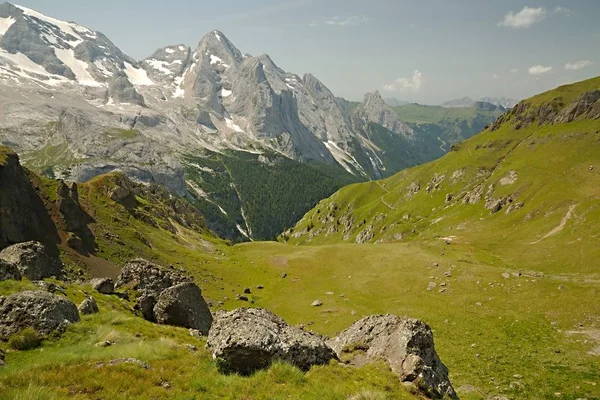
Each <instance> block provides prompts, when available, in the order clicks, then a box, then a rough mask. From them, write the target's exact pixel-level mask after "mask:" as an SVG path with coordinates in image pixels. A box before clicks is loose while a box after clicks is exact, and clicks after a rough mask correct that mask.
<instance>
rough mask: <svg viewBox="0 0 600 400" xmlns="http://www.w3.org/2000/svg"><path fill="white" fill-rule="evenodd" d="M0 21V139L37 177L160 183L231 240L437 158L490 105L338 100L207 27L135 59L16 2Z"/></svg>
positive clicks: (492, 109)
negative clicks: (191, 39) (453, 109)
mask: <svg viewBox="0 0 600 400" xmlns="http://www.w3.org/2000/svg"><path fill="white" fill-rule="evenodd" d="M0 21H1V22H2V23H1V24H0V28H1V29H0V82H1V84H2V87H3V90H2V93H0V144H4V145H6V146H9V147H11V148H13V149H14V150H15V151H17V152H18V153H19V154H20V155H21V159H22V161H23V162H24V164H25V165H26V166H28V167H29V168H31V169H32V170H34V171H36V172H39V173H43V174H45V175H47V176H49V177H56V178H64V179H70V180H75V181H86V180H89V179H91V178H92V177H94V176H97V175H100V174H103V173H107V172H110V171H121V172H123V173H125V174H126V175H127V176H129V177H131V178H133V179H135V180H138V181H141V182H146V183H159V184H163V185H165V186H166V187H167V188H169V190H171V191H172V192H173V193H175V194H177V195H179V196H184V197H187V198H188V199H190V200H191V201H193V202H194V203H195V204H196V206H197V207H198V208H199V209H200V210H202V212H203V213H204V215H205V216H206V218H207V221H208V224H209V226H210V227H211V228H212V229H213V230H214V231H215V232H217V233H218V234H220V235H221V236H222V237H227V238H230V239H233V240H235V241H239V240H247V239H273V238H275V237H276V236H277V234H279V233H280V232H281V231H282V230H283V229H284V228H288V227H290V226H292V225H293V224H294V222H295V221H297V220H298V219H299V218H300V217H301V216H302V215H303V214H304V213H305V212H306V211H308V210H309V209H310V208H311V207H313V206H314V205H315V204H316V202H317V201H318V200H320V199H322V198H323V197H326V196H328V195H330V194H332V193H333V192H334V191H335V190H337V189H339V188H340V187H342V186H343V185H345V184H348V183H351V182H358V181H364V180H369V179H378V178H382V177H387V176H390V175H392V174H393V173H395V172H398V171H400V170H402V169H404V168H406V167H409V166H413V165H418V164H422V163H424V162H427V161H430V160H433V159H435V158H438V157H440V156H442V155H443V154H445V152H446V151H448V149H449V147H450V146H451V145H452V144H453V143H455V142H457V141H460V140H462V139H464V138H466V137H469V136H471V135H472V134H474V133H477V132H478V131H479V130H481V129H482V128H483V127H484V126H486V125H488V124H490V123H491V122H493V120H494V119H495V118H497V117H498V116H499V115H500V114H501V113H502V112H503V111H504V109H503V108H502V107H496V106H493V105H489V104H488V105H487V107H483V108H481V104H482V103H479V105H478V106H473V107H472V108H471V109H472V110H473V112H472V113H470V114H469V115H466V116H460V117H459V119H460V120H458V119H456V118H454V117H452V121H450V123H448V121H444V123H437V122H438V121H434V122H433V124H432V123H428V124H427V126H420V125H418V124H407V123H405V122H403V120H402V119H401V116H402V112H400V115H399V114H397V113H396V112H395V110H394V109H392V108H391V107H389V106H388V105H387V104H386V103H385V102H384V100H383V99H382V98H381V96H380V95H379V93H377V92H373V93H368V94H367V95H366V96H365V97H364V99H363V101H362V102H360V103H356V102H350V101H346V100H344V99H342V98H339V97H336V96H335V95H334V94H333V93H331V91H330V90H329V89H328V88H327V87H326V86H325V85H324V84H323V83H322V82H320V81H319V80H318V79H317V78H316V77H315V76H313V75H311V74H305V75H304V76H299V75H296V74H294V73H290V72H286V71H283V70H282V69H281V68H279V67H278V66H277V65H276V64H275V62H274V61H273V60H271V58H270V57H269V56H268V55H266V54H260V55H257V56H251V55H249V54H242V52H241V51H240V50H238V49H237V48H236V47H235V46H234V44H233V43H231V42H230V41H229V40H228V39H227V37H226V36H225V35H224V34H223V33H222V32H219V31H212V32H209V33H208V34H206V35H205V36H204V37H203V38H202V39H201V40H200V42H199V43H198V45H197V46H196V47H195V48H191V47H189V46H188V45H183V44H177V45H173V46H167V47H165V48H161V49H158V50H156V51H155V52H154V53H153V54H152V55H150V56H149V57H147V58H146V59H144V60H141V61H136V60H134V59H132V58H131V57H128V56H127V55H126V54H124V53H123V52H122V51H121V50H119V49H118V48H117V47H116V46H115V45H114V44H113V43H112V42H111V41H110V40H109V38H107V37H106V36H105V35H103V34H102V33H100V32H92V31H91V30H90V29H88V28H86V27H83V26H80V25H77V24H76V23H72V22H65V21H60V20H57V19H54V18H51V17H48V16H45V15H42V14H40V13H38V12H36V11H33V10H30V9H27V8H24V7H19V6H14V5H12V4H8V3H5V4H2V5H0ZM425 108H427V107H425ZM458 124H461V126H457V125H458ZM463 125H464V126H463ZM257 177H260V178H259V179H257ZM273 188H278V189H279V190H272V189H273Z"/></svg>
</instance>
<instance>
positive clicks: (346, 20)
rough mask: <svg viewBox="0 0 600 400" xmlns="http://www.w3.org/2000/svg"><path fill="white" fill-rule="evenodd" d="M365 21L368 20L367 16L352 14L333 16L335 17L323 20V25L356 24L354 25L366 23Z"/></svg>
mask: <svg viewBox="0 0 600 400" xmlns="http://www.w3.org/2000/svg"><path fill="white" fill-rule="evenodd" d="M367 22H369V19H368V18H366V17H359V16H356V15H352V16H349V17H340V16H335V17H333V18H331V19H329V20H327V21H325V25H337V26H356V25H361V24H366V23H367Z"/></svg>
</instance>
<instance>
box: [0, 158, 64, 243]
mask: <svg viewBox="0 0 600 400" xmlns="http://www.w3.org/2000/svg"><path fill="white" fill-rule="evenodd" d="M0 226H1V227H2V229H0V249H3V248H5V247H7V246H9V245H11V244H14V243H20V242H26V241H28V240H38V241H42V242H45V243H58V242H59V241H60V239H59V237H58V233H57V231H56V226H55V225H54V223H53V222H52V219H51V218H50V215H49V214H48V212H47V211H46V208H45V207H44V203H43V202H42V200H41V199H40V198H39V197H38V195H37V193H36V191H35V190H34V189H33V186H32V184H31V182H30V179H29V174H28V172H27V171H26V170H25V169H24V168H23V167H21V165H20V163H19V157H18V156H17V155H16V154H15V153H14V152H12V151H11V150H9V149H7V148H6V147H1V146H0Z"/></svg>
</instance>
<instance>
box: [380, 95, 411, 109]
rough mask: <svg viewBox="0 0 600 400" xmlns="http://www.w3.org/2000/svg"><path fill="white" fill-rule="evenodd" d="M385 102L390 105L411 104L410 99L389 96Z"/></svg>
mask: <svg viewBox="0 0 600 400" xmlns="http://www.w3.org/2000/svg"><path fill="white" fill-rule="evenodd" d="M385 102H386V104H387V105H388V106H390V107H398V106H404V105H406V104H410V102H409V101H404V100H398V99H396V98H394V97H388V98H387V99H385Z"/></svg>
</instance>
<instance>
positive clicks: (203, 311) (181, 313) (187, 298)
mask: <svg viewBox="0 0 600 400" xmlns="http://www.w3.org/2000/svg"><path fill="white" fill-rule="evenodd" d="M154 318H155V319H156V322H158V323H159V324H166V325H174V326H181V327H184V328H191V329H198V330H199V331H200V332H202V334H204V335H206V334H208V330H209V329H210V325H211V324H212V314H211V313H210V310H209V308H208V305H207V304H206V301H205V300H204V298H203V297H202V291H201V290H200V288H199V287H198V285H196V284H195V283H192V282H184V283H180V284H179V285H175V286H173V287H170V288H168V289H166V290H163V291H162V292H161V294H160V296H159V297H158V301H157V302H156V305H155V306H154Z"/></svg>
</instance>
